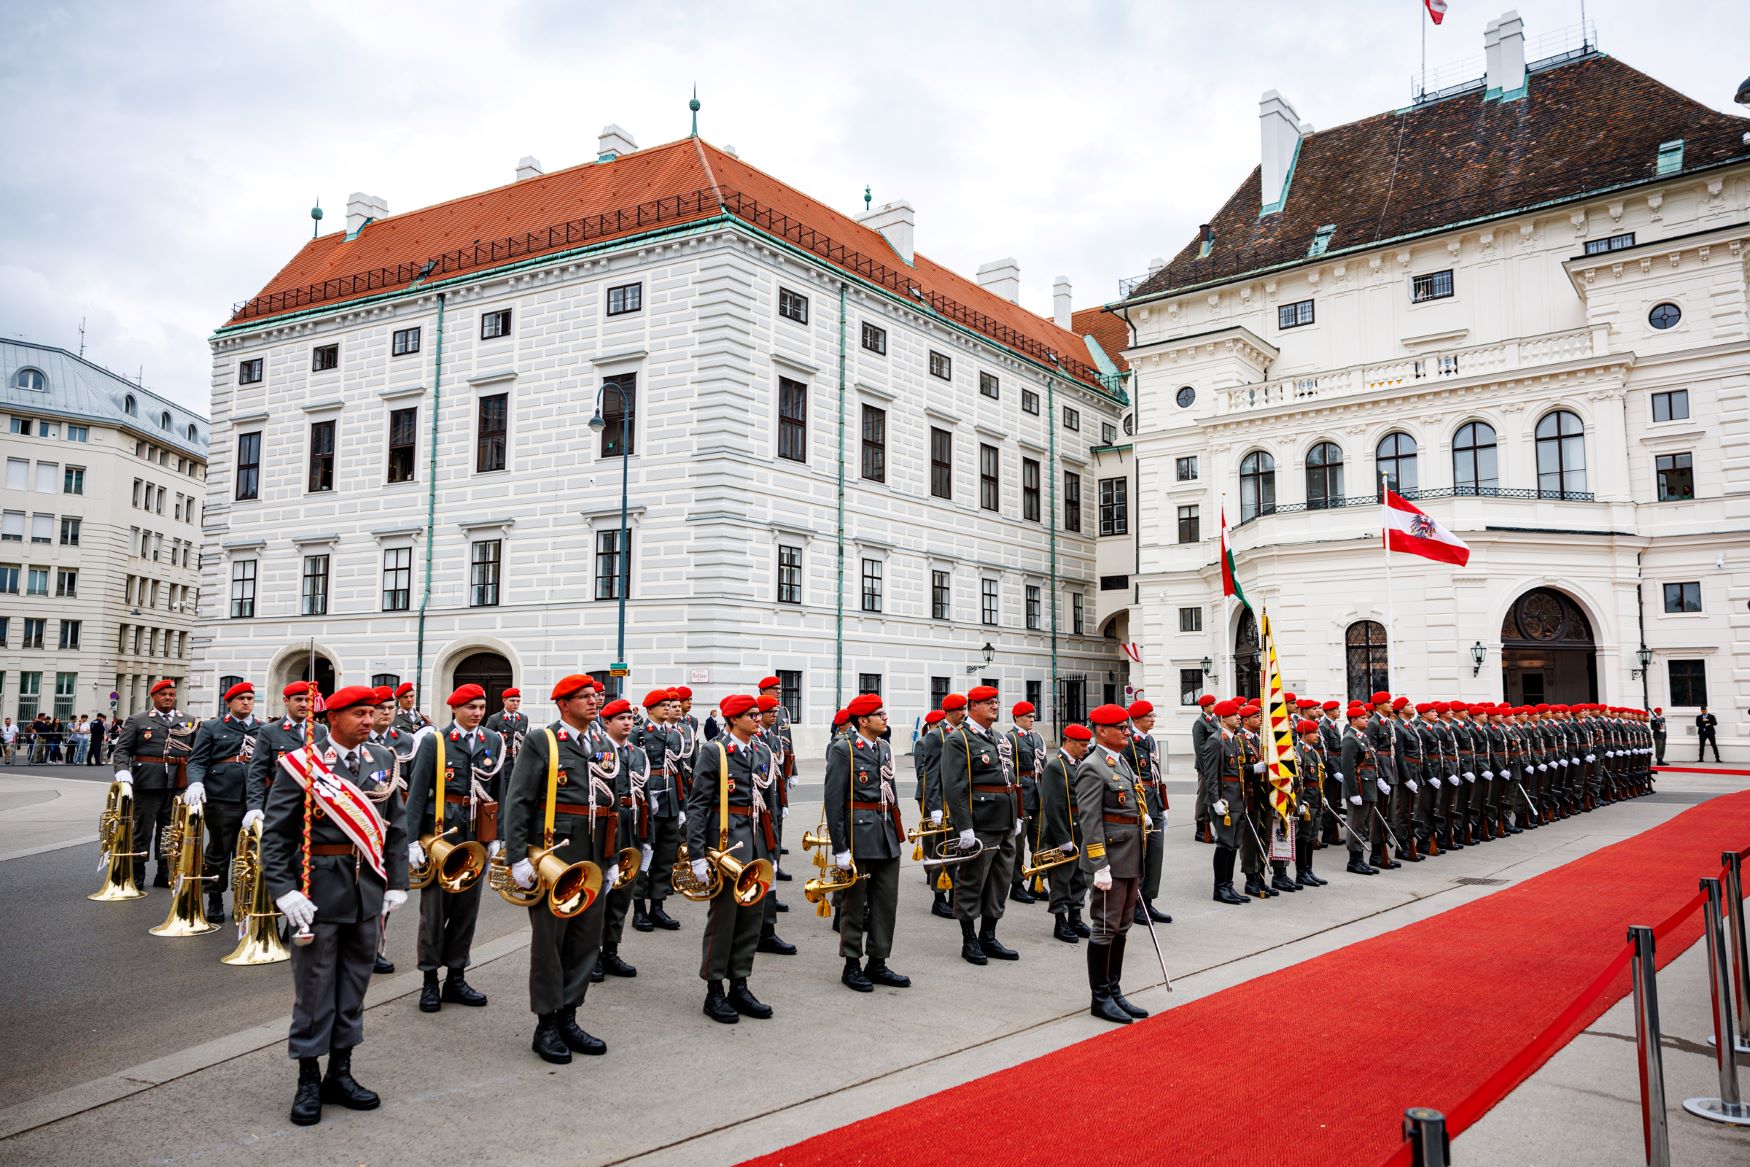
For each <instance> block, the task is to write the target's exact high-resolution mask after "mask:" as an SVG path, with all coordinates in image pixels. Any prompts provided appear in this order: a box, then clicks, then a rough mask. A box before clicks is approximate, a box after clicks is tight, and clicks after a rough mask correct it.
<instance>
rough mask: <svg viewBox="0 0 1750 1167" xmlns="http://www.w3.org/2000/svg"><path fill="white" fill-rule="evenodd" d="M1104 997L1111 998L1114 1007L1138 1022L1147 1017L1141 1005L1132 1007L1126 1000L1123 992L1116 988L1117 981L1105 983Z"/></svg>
mask: <svg viewBox="0 0 1750 1167" xmlns="http://www.w3.org/2000/svg"><path fill="white" fill-rule="evenodd" d="M1106 995H1107V996H1108V997H1110V998H1112V1003H1113V1004H1114V1005H1116V1006H1118V1007H1119V1008H1120V1009H1122V1010H1124V1011H1125V1012H1126V1013H1128V1014H1130V1015H1131V1016H1132V1017H1134V1018H1136V1019H1137V1020H1138V1021H1141V1020H1142V1019H1143V1018H1144V1017H1147V1016H1148V1010H1147V1009H1144V1008H1143V1007H1142V1006H1141V1005H1134V1004H1132V1003H1131V1002H1130V1001H1129V1000H1128V999H1126V997H1125V996H1124V990H1122V989H1120V988H1119V987H1118V982H1117V981H1108V982H1107V983H1106Z"/></svg>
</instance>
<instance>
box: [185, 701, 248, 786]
mask: <svg viewBox="0 0 1750 1167" xmlns="http://www.w3.org/2000/svg"><path fill="white" fill-rule="evenodd" d="M260 730H261V722H259V721H257V720H256V719H255V716H254V715H253V714H251V715H250V716H248V717H232V716H231V715H230V714H229V713H227V714H225V715H224V716H223V717H215V718H213V719H212V720H210V721H203V722H201V727H200V728H199V729H198V730H196V731H195V734H194V752H193V753H192V754H190V755H189V759H188V780H189V781H190V782H200V783H202V784H204V785H205V786H206V788H207V797H208V798H210V799H213V800H214V801H215V802H242V801H243V795H244V792H245V791H246V789H247V788H248V784H249V773H248V770H249V764H248V763H247V762H245V761H244V760H243V755H244V754H245V753H247V752H249V751H251V750H253V749H254V748H255V735H256V734H257V733H258V732H260Z"/></svg>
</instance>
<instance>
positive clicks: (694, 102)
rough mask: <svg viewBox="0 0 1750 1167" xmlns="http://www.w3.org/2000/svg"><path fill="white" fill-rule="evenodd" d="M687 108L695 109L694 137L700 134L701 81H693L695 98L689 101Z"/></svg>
mask: <svg viewBox="0 0 1750 1167" xmlns="http://www.w3.org/2000/svg"><path fill="white" fill-rule="evenodd" d="M687 108H688V109H690V110H692V111H693V135H692V136H693V137H695V138H696V137H698V136H699V83H698V82H697V81H695V82H693V100H691V101H689V102H687Z"/></svg>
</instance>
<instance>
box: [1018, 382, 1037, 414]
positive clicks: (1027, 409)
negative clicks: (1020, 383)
mask: <svg viewBox="0 0 1750 1167" xmlns="http://www.w3.org/2000/svg"><path fill="white" fill-rule="evenodd" d="M1021 412H1022V413H1030V414H1032V415H1033V416H1034V417H1038V416H1039V394H1038V393H1036V392H1034V391H1033V390H1031V389H1023V390H1021Z"/></svg>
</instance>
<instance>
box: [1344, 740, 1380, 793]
mask: <svg viewBox="0 0 1750 1167" xmlns="http://www.w3.org/2000/svg"><path fill="white" fill-rule="evenodd" d="M1374 765H1375V763H1374V758H1373V749H1372V747H1371V746H1369V745H1368V744H1367V742H1366V740H1365V739H1364V738H1362V736H1361V735H1360V734H1358V733H1356V732H1355V727H1354V726H1350V727H1349V728H1348V729H1346V730H1344V731H1343V771H1342V773H1343V798H1344V800H1345V801H1347V800H1348V799H1351V798H1353V797H1355V795H1357V794H1359V795H1360V796H1361V801H1362V802H1364V803H1367V802H1378V801H1379V787H1378V786H1376V785H1375V784H1374V776H1375V770H1374ZM1350 805H1353V804H1352V803H1351V804H1350Z"/></svg>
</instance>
